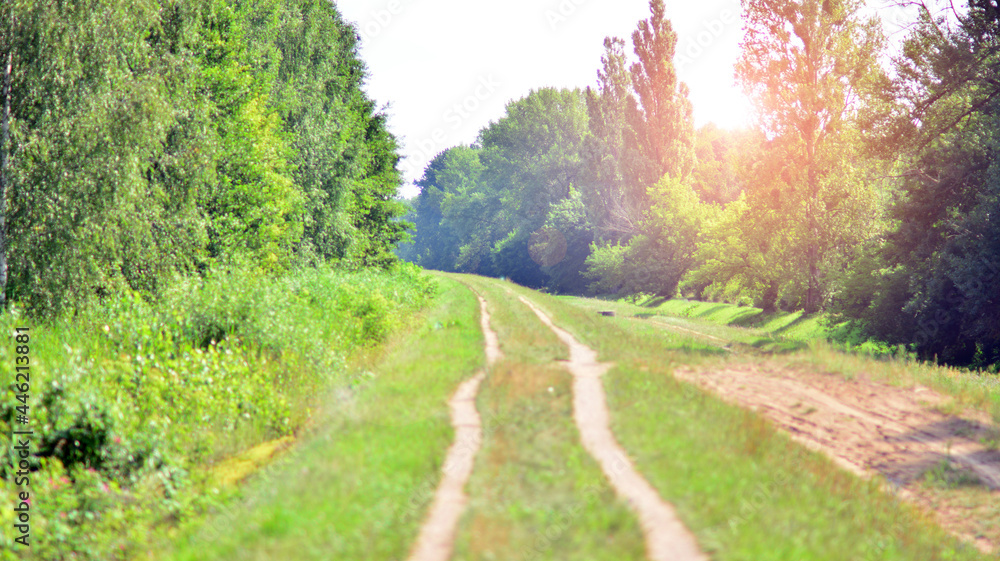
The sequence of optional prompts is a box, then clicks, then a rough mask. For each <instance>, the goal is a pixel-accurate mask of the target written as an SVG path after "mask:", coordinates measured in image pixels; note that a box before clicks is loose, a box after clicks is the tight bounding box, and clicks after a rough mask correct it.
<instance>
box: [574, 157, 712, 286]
mask: <svg viewBox="0 0 1000 561" xmlns="http://www.w3.org/2000/svg"><path fill="white" fill-rule="evenodd" d="M649 198H650V200H652V201H653V204H652V207H651V208H650V211H649V218H647V219H646V220H645V221H644V222H643V223H642V225H641V231H642V232H644V233H642V234H639V235H637V236H635V237H633V238H632V239H631V240H629V241H628V243H627V244H615V245H606V246H604V247H600V246H595V247H594V249H593V253H592V255H591V257H590V258H589V259H588V260H587V265H588V269H587V272H586V273H585V275H586V276H587V277H588V278H590V279H594V280H595V282H594V283H593V284H591V286H590V289H591V290H592V291H594V292H599V293H614V294H620V295H622V296H636V295H639V294H652V295H656V296H661V297H666V298H669V297H672V296H674V294H675V293H676V292H677V288H678V286H679V285H680V282H681V280H682V279H683V278H684V276H685V275H686V274H687V272H688V271H689V270H690V269H691V267H692V266H694V264H695V262H696V261H695V252H696V250H697V247H698V238H699V236H700V233H701V229H702V222H703V221H704V220H705V219H706V218H707V217H708V216H710V215H711V214H712V213H713V211H714V209H713V208H712V207H710V206H707V205H705V204H703V203H701V202H700V201H699V200H698V195H697V194H695V192H694V190H692V189H691V187H690V186H689V185H688V184H687V183H685V182H683V181H681V180H679V179H675V178H672V177H670V176H665V177H664V178H663V179H662V180H661V181H660V182H659V183H657V184H656V186H655V187H653V188H651V189H650V193H649Z"/></svg>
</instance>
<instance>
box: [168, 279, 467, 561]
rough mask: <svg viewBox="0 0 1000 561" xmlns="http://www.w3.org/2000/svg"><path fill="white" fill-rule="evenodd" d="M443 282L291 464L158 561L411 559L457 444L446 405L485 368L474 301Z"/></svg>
mask: <svg viewBox="0 0 1000 561" xmlns="http://www.w3.org/2000/svg"><path fill="white" fill-rule="evenodd" d="M437 282H439V283H440V290H439V291H438V292H437V294H436V297H435V298H434V300H433V301H432V303H431V304H430V305H429V306H428V307H427V308H425V309H424V310H423V311H422V312H421V313H420V314H419V315H417V316H416V317H415V318H414V319H413V320H412V321H407V322H405V325H406V328H405V329H403V330H402V331H399V332H397V333H395V334H394V335H393V336H392V337H391V338H390V339H389V340H388V341H387V343H386V344H385V345H384V346H382V347H381V348H380V349H378V350H374V351H372V352H366V353H364V356H363V357H362V356H358V357H357V360H355V361H352V362H351V363H350V365H349V368H348V370H347V372H348V373H349V378H350V379H351V380H354V382H353V383H352V384H351V385H350V386H341V387H339V388H337V390H336V391H334V392H332V393H329V394H324V397H325V405H324V406H323V407H322V408H321V411H320V412H319V413H317V414H316V415H315V420H316V423H315V425H314V427H313V429H311V430H309V431H308V433H307V434H306V435H305V436H304V437H303V438H302V439H300V442H301V443H300V444H299V446H297V447H296V449H295V450H294V451H293V452H292V453H290V454H288V455H287V456H285V457H284V458H283V459H282V460H279V462H278V463H276V464H275V465H273V466H271V467H269V468H268V469H266V470H264V471H263V472H261V473H259V474H257V475H255V476H253V477H252V478H251V479H250V480H249V482H248V483H247V485H246V487H245V491H244V492H243V493H241V496H240V497H238V498H237V499H235V500H233V501H232V502H230V503H228V504H227V505H223V506H221V507H220V508H218V509H216V510H215V511H213V514H211V515H210V516H209V517H208V518H207V520H206V521H205V522H204V523H201V522H199V523H198V524H196V525H194V526H192V527H190V528H187V529H186V530H185V531H183V532H182V533H180V534H179V535H178V537H177V540H176V543H177V545H176V547H175V548H172V547H170V546H168V547H167V551H166V552H162V553H159V554H155V555H151V557H152V558H157V559H176V560H181V559H239V560H244V559H330V558H336V559H402V558H405V556H406V554H407V552H408V551H409V549H410V547H411V546H412V543H413V540H414V539H415V538H416V536H417V530H418V527H419V524H420V522H421V521H423V519H424V516H425V514H426V512H427V508H428V506H429V503H430V500H431V498H432V495H433V493H434V489H435V488H436V487H437V484H438V481H439V480H440V478H441V468H442V462H443V461H444V457H445V451H446V450H447V448H448V446H450V445H451V442H452V438H453V430H452V428H451V424H450V420H449V413H448V404H447V401H448V398H449V397H450V396H451V394H452V393H453V392H454V391H455V388H456V387H457V386H458V384H459V383H460V382H461V381H463V380H464V379H466V378H467V377H470V376H472V375H473V374H474V373H475V372H476V371H477V370H479V369H481V368H482V367H483V365H484V363H485V359H484V356H483V335H482V332H481V330H480V329H479V305H478V302H477V301H476V298H475V296H474V295H473V294H472V293H471V292H469V291H468V290H467V289H466V288H464V287H463V286H461V285H459V284H458V283H456V282H454V281H452V280H449V279H440V280H439V281H437ZM171 549H173V550H172V551H171Z"/></svg>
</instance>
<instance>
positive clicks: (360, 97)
mask: <svg viewBox="0 0 1000 561" xmlns="http://www.w3.org/2000/svg"><path fill="white" fill-rule="evenodd" d="M0 59H2V60H0V64H2V69H0V72H2V74H0V87H2V91H0V94H2V96H0V99H2V105H0V107H2V109H0V111H2V113H0V118H2V132H0V236H2V238H0V299H6V300H13V301H17V302H19V303H20V304H21V305H23V306H24V307H26V308H27V309H28V310H30V311H32V312H33V313H37V314H42V315H47V314H58V313H60V312H63V311H71V310H74V309H78V307H79V306H82V305H85V304H86V303H87V302H90V301H94V300H96V299H100V298H102V297H106V296H108V295H113V294H117V293H120V292H122V291H136V292H139V293H141V294H144V295H146V296H150V297H155V295H156V294H158V293H159V292H160V291H161V290H162V289H163V287H164V286H165V285H166V284H167V283H169V282H170V280H171V279H173V278H175V277H177V276H178V275H185V274H200V273H204V272H205V271H206V270H208V269H210V268H212V267H218V266H238V267H245V268H249V269H252V270H255V271H258V272H260V273H261V274H269V273H274V272H280V271H282V270H285V269H288V268H289V267H292V266H295V265H297V264H310V263H318V262H321V261H337V262H341V263H344V264H346V265H352V266H366V265H384V264H386V263H389V262H391V261H392V260H393V259H394V256H393V255H392V249H393V247H394V245H395V244H396V243H397V242H398V241H399V240H401V239H403V238H404V237H405V233H404V229H405V224H403V223H402V222H400V221H399V220H398V218H399V217H400V215H401V214H402V213H403V212H405V207H404V206H403V205H402V203H400V202H399V201H398V200H396V198H395V195H396V190H397V188H398V186H399V185H400V183H401V179H400V173H399V171H398V169H397V163H398V156H397V143H396V139H395V138H393V136H392V135H391V134H390V133H389V132H388V130H387V128H386V122H385V120H386V117H385V115H384V114H383V113H382V111H381V110H379V108H377V107H376V105H375V103H374V102H373V101H372V100H371V99H369V98H368V97H367V95H366V94H365V92H364V91H363V83H364V80H365V76H366V68H365V65H364V63H363V62H362V61H361V60H360V58H359V56H358V34H357V32H356V31H355V29H354V28H353V27H352V26H351V25H350V24H348V23H346V22H345V21H344V20H343V19H342V17H341V15H340V13H339V12H338V10H337V9H336V7H335V6H334V5H333V4H332V3H331V2H328V1H326V0H262V1H259V2H227V1H223V0H158V1H157V0H127V1H126V0H81V1H73V2H68V1H56V2H48V1H41V0H11V1H5V2H3V3H2V4H0Z"/></svg>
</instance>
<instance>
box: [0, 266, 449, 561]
mask: <svg viewBox="0 0 1000 561" xmlns="http://www.w3.org/2000/svg"><path fill="white" fill-rule="evenodd" d="M430 290H431V285H430V284H429V282H428V280H427V278H426V277H425V276H424V275H423V274H422V273H420V272H419V271H418V270H417V269H416V268H415V267H412V266H402V267H399V268H397V269H395V270H393V271H390V272H377V271H362V272H354V273H352V272H346V271H339V270H335V269H321V270H305V271H302V272H298V273H289V274H287V275H286V276H284V277H281V278H264V277H260V276H256V275H252V274H248V273H245V272H239V271H234V272H228V273H227V272H216V273H214V274H213V275H212V276H211V277H210V278H208V279H206V280H204V281H198V280H189V281H185V282H180V283H178V284H176V285H175V286H173V287H172V288H171V289H169V290H168V291H167V293H166V294H165V296H164V297H163V298H162V299H160V300H159V301H157V302H155V303H149V302H145V301H143V300H142V299H140V298H138V297H135V298H129V297H124V298H111V297H109V298H108V299H107V300H106V301H105V302H104V304H103V305H101V306H99V307H95V308H93V309H89V310H84V311H81V312H79V313H77V314H76V315H75V316H73V317H67V318H63V319H58V320H51V321H46V322H41V323H38V322H33V321H31V320H29V319H27V318H23V317H19V315H18V313H17V310H16V308H15V309H14V310H13V311H12V313H10V314H5V315H4V316H3V317H2V318H0V329H2V330H3V331H4V332H6V333H11V332H12V331H13V330H14V328H15V327H29V328H30V342H29V343H28V346H29V352H28V356H29V358H30V388H25V389H28V390H29V391H28V392H26V393H27V395H28V396H29V399H28V404H29V406H30V409H29V411H28V417H29V420H30V424H29V425H28V426H29V427H30V428H31V429H32V430H33V431H34V435H33V436H32V448H31V451H32V456H31V458H30V459H29V461H30V463H31V475H30V488H29V489H28V490H29V491H30V492H31V496H32V505H31V548H30V549H15V548H16V547H17V548H20V546H15V545H14V544H13V541H12V540H13V539H14V535H13V532H7V531H4V532H3V533H2V534H0V535H2V538H0V559H4V560H7V559H40V560H41V559H67V558H74V559H102V560H104V559H120V558H129V557H133V556H136V555H138V554H140V553H142V552H144V551H146V550H147V549H148V548H150V547H153V544H155V543H157V542H158V537H157V536H159V535H161V534H162V533H164V532H169V531H170V529H171V528H174V527H175V526H177V525H178V524H180V525H184V524H187V523H188V522H189V521H191V520H198V519H199V516H200V513H202V512H204V511H206V510H207V509H211V508H213V507H214V506H217V505H219V504H225V503H226V502H227V500H228V496H229V495H230V494H231V493H232V492H233V485H231V483H232V482H234V481H236V480H238V479H240V478H241V477H243V476H245V475H246V473H248V472H249V471H252V470H253V469H255V468H256V467H257V466H258V465H260V464H262V463H263V462H266V461H267V460H268V459H269V457H270V456H271V455H272V454H273V453H274V452H276V451H277V450H279V449H281V448H283V447H286V446H287V444H288V443H289V442H290V441H291V440H292V438H293V437H294V436H295V435H297V434H301V432H302V430H303V428H304V427H305V426H306V424H307V422H308V420H309V419H310V418H311V416H312V411H313V410H314V409H316V408H317V407H318V406H319V405H320V404H321V402H322V401H323V397H324V396H325V395H327V394H328V392H329V391H330V389H331V388H346V387H350V386H352V385H356V384H357V383H358V381H359V379H358V378H356V377H352V375H351V372H350V371H349V369H348V364H347V361H348V360H349V357H350V356H352V355H354V354H358V353H364V352H368V350H369V349H372V348H375V346H377V345H378V344H379V343H380V342H381V341H383V340H385V338H386V337H387V336H388V335H389V334H390V333H392V332H395V331H397V330H398V329H399V328H401V327H402V326H403V325H405V324H406V322H407V318H409V317H411V316H412V315H413V314H414V313H415V312H416V311H417V310H419V309H420V308H422V307H423V306H425V305H426V303H427V301H428V298H429V291H430ZM14 353H15V348H14V344H13V342H12V341H11V342H9V343H5V344H3V345H2V346H0V364H4V365H8V364H14ZM362 380H363V378H362ZM11 381H12V380H11ZM15 390H16V388H15V387H14V386H13V385H7V386H6V387H5V388H4V390H3V391H4V393H3V394H0V445H2V446H3V448H4V450H5V451H6V455H5V460H6V461H5V462H4V464H3V465H0V500H2V501H3V502H4V504H11V505H13V504H14V499H13V497H14V493H15V491H16V490H17V489H16V487H15V485H14V481H13V477H11V475H12V474H11V469H10V466H11V465H12V460H14V458H13V457H12V455H11V454H13V452H14V451H13V450H12V448H11V447H10V446H9V444H10V441H9V440H7V439H8V438H9V436H10V434H11V433H10V430H11V425H12V424H13V423H14V422H15V420H14V419H15V417H14V415H15V414H20V413H19V412H17V410H16V406H18V405H21V403H20V402H19V401H17V397H16V395H17V393H18V392H17V391H15ZM18 428H24V426H23V425H20V424H18ZM247 449H251V450H250V452H243V451H245V450H247ZM12 516H13V512H12V510H11V509H3V510H2V511H0V524H2V525H3V527H4V528H10V527H11V524H12V523H13V520H12Z"/></svg>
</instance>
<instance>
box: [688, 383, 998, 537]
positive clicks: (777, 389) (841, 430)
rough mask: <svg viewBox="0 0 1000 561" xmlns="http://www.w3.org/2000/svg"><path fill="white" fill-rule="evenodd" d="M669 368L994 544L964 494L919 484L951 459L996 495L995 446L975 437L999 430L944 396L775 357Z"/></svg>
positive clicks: (945, 522) (952, 527)
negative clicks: (951, 405)
mask: <svg viewBox="0 0 1000 561" xmlns="http://www.w3.org/2000/svg"><path fill="white" fill-rule="evenodd" d="M674 374H675V376H676V377H677V378H679V379H681V380H685V381H688V382H692V383H694V384H697V385H699V386H701V387H704V388H707V389H710V390H712V391H713V392H715V393H717V394H718V395H720V396H721V397H722V398H723V399H726V400H727V401H730V402H732V403H736V404H739V405H740V406H743V407H746V408H749V409H752V410H755V411H758V412H760V413H761V414H763V415H765V416H766V417H767V418H769V419H770V420H771V421H773V422H774V423H775V424H776V425H777V426H778V427H780V428H781V429H783V430H785V431H786V432H787V433H789V434H790V435H791V436H792V438H794V439H795V440H797V441H799V442H801V443H803V444H804V445H806V446H807V447H809V448H812V449H814V450H819V451H821V452H823V453H825V454H827V455H828V456H829V457H831V458H832V459H833V460H834V461H835V462H836V463H837V464H839V465H840V466H842V467H844V468H845V469H848V470H850V471H852V472H854V473H856V474H859V475H861V476H863V477H871V476H873V475H876V474H877V475H881V476H883V477H884V478H885V479H886V480H887V481H888V482H889V483H890V484H891V488H892V489H893V490H895V491H896V492H897V493H898V494H899V496H900V497H901V498H903V499H905V500H908V501H910V502H913V503H915V504H917V505H919V506H921V507H923V508H924V509H925V510H926V511H928V512H929V513H931V514H932V515H933V516H934V517H935V518H936V519H937V520H938V522H939V523H940V524H941V525H942V526H943V527H944V528H945V529H947V530H949V531H951V532H952V533H954V534H956V535H959V536H960V537H962V538H964V539H967V540H970V541H973V542H974V543H975V544H976V545H977V546H978V547H979V548H980V549H981V550H983V551H986V552H992V551H996V550H997V547H998V546H1000V528H997V527H996V526H995V525H992V526H991V525H989V524H980V523H979V522H980V521H979V520H978V519H977V517H976V516H975V515H974V514H975V510H976V509H975V508H974V507H970V505H969V504H968V500H967V499H968V496H967V494H965V495H963V494H962V493H957V492H956V493H949V492H947V491H946V490H942V489H935V488H932V486H929V485H927V484H926V483H925V477H924V476H925V474H926V473H927V472H928V471H929V470H931V469H934V468H935V467H938V466H941V465H943V464H942V462H949V463H950V464H951V465H952V466H954V468H955V469H958V470H961V471H964V472H967V473H968V474H969V475H972V476H975V478H977V479H978V480H979V481H980V482H981V483H982V485H983V486H984V487H983V488H982V493H981V494H982V495H984V500H985V502H987V503H988V502H990V499H991V498H992V502H994V503H995V502H996V501H997V500H1000V452H998V451H997V450H989V449H987V448H985V447H984V446H983V445H982V444H981V443H980V442H981V440H982V439H986V438H989V437H990V435H992V434H995V428H993V427H990V426H989V424H988V420H986V419H982V418H979V419H977V418H975V417H976V416H975V415H965V416H961V417H960V416H955V415H947V414H945V413H942V412H941V411H942V410H947V407H943V406H944V405H945V404H946V403H947V402H948V399H947V398H946V397H944V396H942V395H940V394H938V393H936V392H934V391H932V390H930V389H928V388H924V387H920V386H916V387H912V388H901V387H895V386H890V385H886V384H882V383H879V382H875V381H872V380H868V379H864V378H862V377H858V378H855V379H853V380H846V379H844V378H843V377H841V376H837V375H833V374H819V373H816V372H808V371H803V370H792V369H789V368H784V367H780V366H778V365H775V364H771V363H762V364H752V363H748V364H731V365H728V366H726V367H722V368H716V369H713V370H708V371H698V372H695V371H692V370H686V369H678V370H677V371H676V372H675V373H674ZM981 502H983V501H981ZM970 515H972V516H970Z"/></svg>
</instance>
